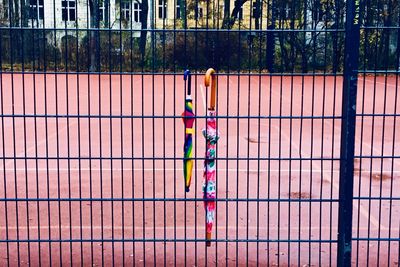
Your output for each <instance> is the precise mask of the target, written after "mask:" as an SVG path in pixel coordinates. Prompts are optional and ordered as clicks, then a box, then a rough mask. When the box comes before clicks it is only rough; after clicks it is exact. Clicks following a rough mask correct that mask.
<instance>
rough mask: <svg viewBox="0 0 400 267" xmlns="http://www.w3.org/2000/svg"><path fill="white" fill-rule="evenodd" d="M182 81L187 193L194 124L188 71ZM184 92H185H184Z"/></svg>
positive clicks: (184, 168) (184, 169)
mask: <svg viewBox="0 0 400 267" xmlns="http://www.w3.org/2000/svg"><path fill="white" fill-rule="evenodd" d="M183 79H184V80H185V88H186V80H187V81H188V84H187V94H186V99H185V111H184V112H183V113H182V116H183V123H184V124H185V144H184V147H183V153H184V158H183V175H184V177H185V190H186V192H189V190H190V181H191V179H192V169H193V159H192V157H193V151H192V149H193V134H194V130H193V124H194V120H195V119H194V116H195V115H194V113H193V104H192V95H191V93H192V92H191V80H192V79H191V76H190V71H189V70H185V73H184V75H183ZM185 91H186V90H185Z"/></svg>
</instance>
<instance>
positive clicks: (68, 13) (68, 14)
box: [61, 0, 77, 21]
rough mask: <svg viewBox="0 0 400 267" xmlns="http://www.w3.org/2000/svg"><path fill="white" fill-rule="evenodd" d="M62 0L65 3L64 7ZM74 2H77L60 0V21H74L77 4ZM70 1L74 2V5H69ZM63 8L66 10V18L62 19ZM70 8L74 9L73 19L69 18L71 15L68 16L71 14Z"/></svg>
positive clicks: (74, 0)
mask: <svg viewBox="0 0 400 267" xmlns="http://www.w3.org/2000/svg"><path fill="white" fill-rule="evenodd" d="M63 2H66V3H67V5H66V6H65V7H64V6H63ZM76 2H77V1H76V0H61V19H62V21H76V4H77V3H76ZM70 3H75V5H74V6H71V5H70ZM64 10H66V11H67V18H66V19H64V17H63V15H62V12H63V11H64ZM71 10H74V13H75V18H74V19H73V20H71V16H70V15H71V13H70V11H71Z"/></svg>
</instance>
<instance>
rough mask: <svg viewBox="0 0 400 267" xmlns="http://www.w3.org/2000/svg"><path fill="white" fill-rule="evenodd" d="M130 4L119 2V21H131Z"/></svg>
mask: <svg viewBox="0 0 400 267" xmlns="http://www.w3.org/2000/svg"><path fill="white" fill-rule="evenodd" d="M131 3H132V2H129V1H121V4H120V5H121V16H120V17H121V19H122V20H126V21H129V20H130V19H131V15H132V14H131V13H132V12H131Z"/></svg>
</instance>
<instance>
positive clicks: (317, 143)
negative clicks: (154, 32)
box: [0, 73, 400, 266]
mask: <svg viewBox="0 0 400 267" xmlns="http://www.w3.org/2000/svg"><path fill="white" fill-rule="evenodd" d="M203 77H204V75H202V74H195V75H193V82H192V90H193V92H192V94H193V99H194V100H193V106H194V111H195V114H196V116H197V117H196V122H195V135H194V148H193V149H194V157H195V167H194V171H193V178H192V186H191V191H190V192H189V193H185V190H184V178H183V169H182V168H183V154H182V153H183V152H182V151H183V150H182V149H183V142H184V125H183V122H182V116H181V113H182V111H183V109H184V99H185V91H184V83H183V77H182V75H127V74H119V75H116V74H110V75H108V74H100V75H96V74H52V73H47V74H43V73H42V74H34V73H31V74H29V73H28V74H17V73H12V74H9V73H3V74H2V75H1V92H2V95H1V114H2V119H1V126H2V127H1V128H2V130H1V131H0V132H1V133H0V137H1V140H2V145H1V146H0V147H1V149H2V150H1V152H0V153H1V155H2V158H1V159H2V160H1V163H0V164H1V170H2V176H3V177H4V179H0V188H1V189H0V198H1V201H0V213H1V214H2V216H1V217H2V219H1V220H0V239H1V243H0V246H1V249H0V256H1V257H0V261H1V262H0V265H6V264H7V263H8V264H9V265H12V266H14V265H17V264H18V263H20V264H21V265H24V264H27V263H29V265H33V266H36V265H40V264H42V265H59V264H63V265H64V264H65V265H69V264H72V265H88V264H93V265H96V266H97V265H111V264H115V265H122V264H123V263H124V264H127V265H131V264H134V265H138V266H141V265H153V264H159V265H172V264H175V265H179V266H180V265H189V266H194V265H195V266H197V265H199V266H203V265H207V264H210V265H216V264H227V265H245V264H249V265H256V264H260V265H267V264H268V265H284V266H286V265H287V266H289V265H301V266H305V265H309V266H311V265H323V266H326V265H336V257H337V255H336V253H337V235H338V211H339V210H338V209H339V203H338V199H339V166H340V132H341V117H342V116H341V113H342V111H341V108H342V107H341V99H342V84H343V80H342V77H341V76H332V75H323V74H314V75H308V76H307V75H303V76H295V75H275V76H274V75H272V76H271V75H261V74H260V75H254V74H251V75H247V74H239V75H238V74H232V73H230V74H229V75H226V74H220V75H218V90H217V103H218V104H217V111H218V116H217V125H218V126H217V127H218V130H219V131H220V132H221V136H220V140H219V141H218V145H217V156H216V159H217V161H216V162H217V167H216V168H217V208H216V220H215V225H214V227H213V241H212V246H211V247H210V248H206V246H205V217H204V216H205V212H204V207H203V199H202V191H201V186H202V185H201V184H202V175H203V160H204V153H205V141H204V138H203V136H202V134H201V130H202V128H204V127H205V120H206V110H205V105H206V102H207V100H206V99H207V98H208V97H209V92H207V90H206V89H205V88H204V82H203V79H204V78H203ZM10 85H12V90H10ZM358 88H359V90H358V91H359V93H358V96H357V118H356V138H355V147H356V149H355V160H354V166H355V167H354V168H355V172H354V194H353V242H352V243H353V252H352V258H353V263H355V262H356V261H357V263H358V264H360V265H366V264H367V263H368V264H371V265H377V264H379V265H380V266H385V265H387V266H389V265H390V266H395V265H396V264H397V265H398V262H399V261H398V258H399V252H398V251H399V249H400V248H399V235H400V233H399V219H400V193H399V191H398V190H396V188H399V186H400V161H399V155H400V150H399V147H400V146H399V142H400V141H399V140H400V138H399V137H400V136H399V131H396V127H398V126H396V125H397V124H398V121H397V120H398V110H397V107H398V105H399V104H400V103H399V102H400V100H399V97H398V95H397V92H398V88H399V86H398V76H388V75H386V76H383V75H381V76H380V75H375V76H373V75H360V76H359V81H358ZM367 261H368V262H367Z"/></svg>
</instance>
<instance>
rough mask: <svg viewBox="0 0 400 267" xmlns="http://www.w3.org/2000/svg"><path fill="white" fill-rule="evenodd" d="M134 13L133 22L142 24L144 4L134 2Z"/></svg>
mask: <svg viewBox="0 0 400 267" xmlns="http://www.w3.org/2000/svg"><path fill="white" fill-rule="evenodd" d="M132 13H133V21H134V22H137V23H140V22H142V20H141V18H142V4H141V3H139V2H138V1H134V2H133V8H132Z"/></svg>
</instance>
